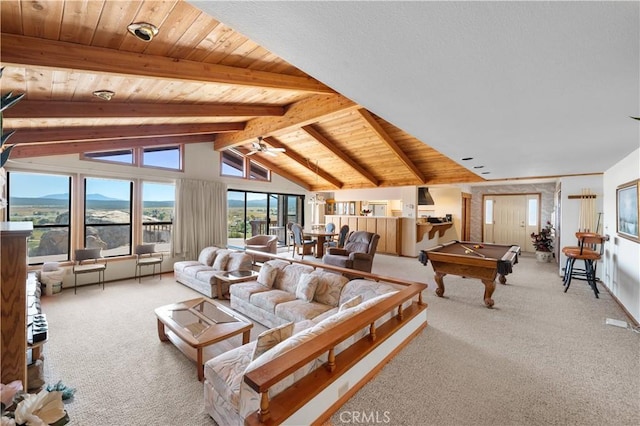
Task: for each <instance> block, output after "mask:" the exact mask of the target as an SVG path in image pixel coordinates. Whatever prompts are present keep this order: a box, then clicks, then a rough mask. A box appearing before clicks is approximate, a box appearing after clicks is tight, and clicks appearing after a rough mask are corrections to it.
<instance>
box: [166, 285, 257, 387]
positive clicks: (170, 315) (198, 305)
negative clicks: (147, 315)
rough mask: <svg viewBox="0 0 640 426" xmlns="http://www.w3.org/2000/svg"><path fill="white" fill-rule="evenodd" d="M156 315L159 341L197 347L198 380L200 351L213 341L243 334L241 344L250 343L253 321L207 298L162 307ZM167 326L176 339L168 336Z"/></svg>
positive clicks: (201, 369) (201, 366)
mask: <svg viewBox="0 0 640 426" xmlns="http://www.w3.org/2000/svg"><path fill="white" fill-rule="evenodd" d="M155 313H156V317H157V318H158V337H159V338H160V340H161V341H163V342H166V341H171V342H172V343H174V344H175V345H176V347H178V348H179V349H181V350H182V352H183V353H184V354H185V355H187V356H189V354H188V353H187V352H185V351H184V350H183V348H181V347H180V346H181V345H180V343H186V344H187V345H189V346H190V347H192V348H194V349H195V350H196V359H195V360H194V361H196V368H197V371H198V380H200V381H202V379H203V378H204V360H203V356H202V350H203V349H204V348H205V347H207V346H210V345H213V344H214V343H217V342H220V341H222V340H225V339H228V338H230V337H233V336H236V335H238V334H240V333H242V344H243V345H244V344H245V343H249V336H250V334H251V328H252V327H253V323H252V322H251V321H250V320H249V319H247V318H245V317H243V316H242V315H240V314H238V313H237V312H234V311H233V310H231V309H229V308H227V307H226V306H223V305H221V304H219V303H216V302H214V301H213V300H211V299H208V298H206V297H199V298H197V299H191V300H187V301H184V302H179V303H174V304H171V305H166V306H161V307H159V308H157V309H156V310H155ZM167 328H168V329H169V330H170V331H171V332H173V335H175V336H176V337H177V338H178V339H179V342H176V341H174V340H172V339H171V338H170V336H169V335H168V334H167Z"/></svg>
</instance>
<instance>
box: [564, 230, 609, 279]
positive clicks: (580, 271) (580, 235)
mask: <svg viewBox="0 0 640 426" xmlns="http://www.w3.org/2000/svg"><path fill="white" fill-rule="evenodd" d="M599 236H600V234H596V233H595V232H580V231H578V232H576V238H577V239H578V245H577V246H566V247H562V254H564V255H565V256H566V257H567V262H566V263H565V267H564V276H563V277H562V284H563V285H567V281H568V279H569V277H570V276H571V274H568V273H567V272H568V271H569V266H570V265H569V264H570V261H571V258H570V257H569V256H568V255H567V253H568V252H570V251H576V250H580V249H583V250H586V251H594V248H593V246H592V245H588V246H586V247H584V246H583V244H582V239H583V238H584V237H599ZM572 274H573V276H577V275H580V276H585V274H586V272H585V270H584V269H575V268H573V269H572Z"/></svg>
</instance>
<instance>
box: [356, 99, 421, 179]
mask: <svg viewBox="0 0 640 426" xmlns="http://www.w3.org/2000/svg"><path fill="white" fill-rule="evenodd" d="M358 113H360V115H361V116H362V118H364V120H365V121H366V122H367V124H368V125H369V127H370V128H371V130H373V131H374V132H375V133H376V134H377V135H378V136H379V137H380V139H381V140H382V141H383V142H384V143H385V144H386V145H387V146H388V147H389V148H390V149H391V151H393V153H394V154H395V155H396V157H398V159H399V160H400V161H402V163H403V164H404V165H405V166H406V167H407V169H409V170H410V171H411V173H413V175H414V176H415V177H416V178H417V179H418V181H419V182H420V183H421V184H423V183H426V181H427V179H426V178H425V176H424V174H423V173H422V172H421V171H420V169H418V167H417V166H416V165H415V164H414V163H413V161H411V160H410V159H409V157H407V154H405V153H404V151H402V149H400V147H399V146H398V144H396V142H395V141H394V140H393V138H391V136H389V134H388V133H387V132H385V130H384V129H383V128H382V126H380V124H379V123H378V122H377V121H376V119H375V118H374V117H373V115H371V113H370V112H369V111H367V110H366V109H364V108H360V109H358Z"/></svg>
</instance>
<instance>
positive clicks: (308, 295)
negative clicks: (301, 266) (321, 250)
mask: <svg viewBox="0 0 640 426" xmlns="http://www.w3.org/2000/svg"><path fill="white" fill-rule="evenodd" d="M317 287H318V276H317V275H311V274H301V275H300V278H298V286H297V287H296V297H297V298H298V299H300V300H304V301H305V302H311V301H312V300H313V295H314V294H315V293H316V288H317Z"/></svg>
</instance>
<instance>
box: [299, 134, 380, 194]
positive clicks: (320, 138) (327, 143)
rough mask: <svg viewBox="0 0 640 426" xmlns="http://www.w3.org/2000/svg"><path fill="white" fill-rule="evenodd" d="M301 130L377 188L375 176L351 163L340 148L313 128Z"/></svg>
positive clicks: (349, 158)
mask: <svg viewBox="0 0 640 426" xmlns="http://www.w3.org/2000/svg"><path fill="white" fill-rule="evenodd" d="M302 130H304V131H305V132H307V134H308V135H309V136H311V137H312V138H314V139H315V140H316V141H318V142H319V143H320V144H322V145H324V146H325V147H326V148H327V149H328V150H329V151H331V152H333V153H334V154H335V155H336V156H338V158H340V159H341V160H342V161H344V162H345V163H347V164H348V165H349V166H351V168H353V169H354V170H355V171H356V172H358V173H359V174H360V175H361V176H362V177H364V178H365V179H367V180H368V181H369V182H371V183H372V184H373V185H374V186H378V185H379V182H378V179H376V177H375V176H373V175H372V174H371V173H369V172H368V171H366V170H365V169H364V168H363V167H362V166H361V165H359V164H358V163H356V162H355V161H353V160H352V159H351V157H349V156H348V155H345V154H344V153H343V152H342V151H341V150H340V148H338V147H337V146H335V145H334V144H333V142H331V141H330V140H329V139H327V138H325V137H324V136H323V135H322V134H321V133H320V132H318V131H317V130H316V129H314V128H313V126H311V125H308V126H302Z"/></svg>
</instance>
